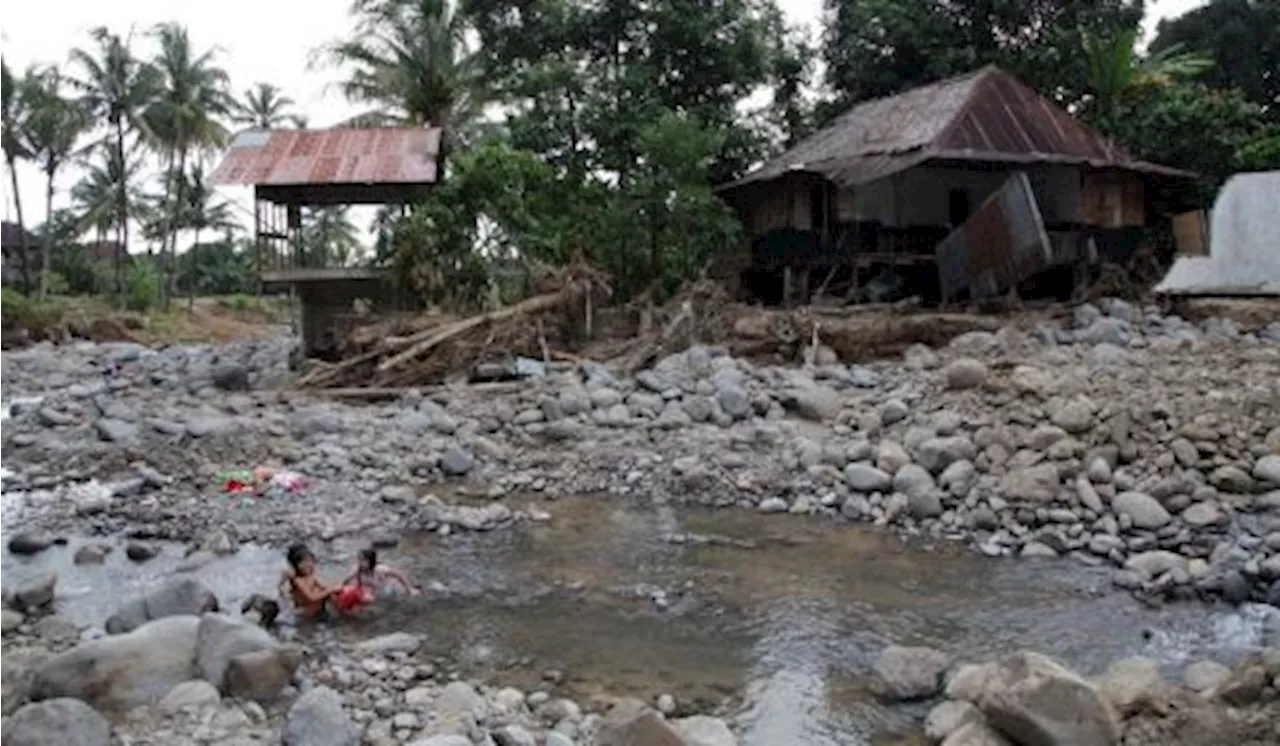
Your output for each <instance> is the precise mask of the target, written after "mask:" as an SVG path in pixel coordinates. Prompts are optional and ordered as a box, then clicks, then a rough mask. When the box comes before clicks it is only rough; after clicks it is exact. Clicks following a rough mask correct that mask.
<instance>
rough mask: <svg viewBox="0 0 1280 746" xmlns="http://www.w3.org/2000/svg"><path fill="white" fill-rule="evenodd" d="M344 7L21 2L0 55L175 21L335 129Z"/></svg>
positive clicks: (252, 1)
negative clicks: (317, 54)
mask: <svg viewBox="0 0 1280 746" xmlns="http://www.w3.org/2000/svg"><path fill="white" fill-rule="evenodd" d="M779 2H780V5H781V7H782V8H783V10H784V11H785V12H786V13H787V16H788V18H789V19H790V20H791V22H793V23H797V24H802V25H805V26H807V27H809V29H810V32H811V33H816V32H817V30H818V29H819V27H820V25H821V9H822V0H779ZM1204 2H1205V0H1147V18H1146V20H1145V24H1144V25H1145V27H1146V29H1147V34H1148V35H1150V34H1151V33H1152V32H1153V30H1154V28H1155V24H1156V23H1157V22H1158V21H1159V20H1160V19H1161V18H1165V17H1171V16H1178V15H1181V14H1182V13H1185V12H1186V11H1187V10H1189V9H1191V8H1194V7H1196V6H1198V5H1203V4H1204ZM349 5H350V0H220V1H218V2H189V3H175V2H172V1H171V0H111V1H110V2H103V0H34V1H31V0H28V2H23V1H22V0H18V1H17V2H9V3H6V5H5V13H4V16H3V18H2V19H0V38H2V44H0V47H2V53H3V56H4V58H5V60H6V61H7V62H8V63H9V66H10V68H11V69H13V70H14V71H15V72H20V71H21V70H23V69H24V68H25V67H26V66H27V65H28V64H32V63H59V64H63V63H65V62H66V60H67V54H68V53H69V52H70V50H71V49H72V48H73V47H76V46H86V45H88V43H89V30H90V29H92V28H94V27H95V26H107V27H108V28H110V29H112V30H114V31H117V32H119V33H127V32H128V30H129V29H130V27H132V28H133V29H134V34H135V36H136V37H138V40H139V42H141V43H142V44H140V46H139V48H140V49H141V48H149V47H150V42H149V40H148V39H146V38H145V37H146V34H147V30H148V29H150V28H151V27H152V26H154V25H155V24H157V23H160V22H164V21H176V22H177V23H180V24H184V25H185V26H187V28H188V31H189V33H190V35H191V41H192V44H193V46H194V47H195V48H196V49H206V48H208V47H213V46H216V47H218V48H219V57H218V59H219V62H220V64H221V65H222V67H223V69H225V70H226V71H227V73H228V74H229V75H230V77H231V82H232V87H233V88H234V90H235V91H236V92H237V94H239V93H242V92H243V91H244V90H245V89H246V88H248V87H249V86H250V85H252V84H253V83H256V82H258V81H266V82H270V83H273V84H275V85H277V86H279V87H280V88H282V89H283V90H284V91H285V92H286V94H287V95H288V96H289V97H290V98H292V99H294V101H296V102H297V106H296V108H297V109H299V110H300V112H301V113H302V114H304V115H305V116H306V117H307V118H308V120H309V123H310V126H312V127H324V126H328V125H331V124H334V123H336V122H339V121H341V120H343V119H345V118H347V117H349V116H351V115H352V114H355V113H358V111H359V109H357V108H355V107H353V106H351V105H349V104H347V103H346V102H345V101H344V100H343V99H342V96H341V94H340V93H339V92H338V91H337V90H334V89H333V87H332V82H333V81H334V80H335V79H337V77H338V72H337V71H335V70H332V69H324V68H319V69H313V68H311V67H310V66H309V65H308V58H309V56H310V53H311V52H312V51H313V50H314V49H316V48H317V47H319V46H321V45H323V44H325V43H326V42H329V41H332V40H334V39H336V38H338V37H340V36H342V35H343V34H344V33H346V32H347V31H348V30H349V29H350V27H351V20H350V17H349V16H348V15H347V9H348V7H349ZM4 177H5V178H4V179H3V180H2V181H3V189H2V191H3V216H4V219H5V220H13V219H15V213H14V208H13V195H12V194H11V192H12V190H11V189H10V185H9V175H8V174H7V173H6V174H5V175H4ZM78 178H79V173H78V172H77V170H76V169H74V168H66V169H63V171H62V173H60V174H59V176H58V179H57V181H56V182H55V185H54V186H55V191H56V192H57V194H56V195H55V198H54V209H57V208H58V207H59V206H63V205H65V204H66V190H68V189H70V187H71V185H72V184H74V183H75V182H76V180H77V179H78ZM18 184H19V189H20V190H21V194H22V200H23V205H22V206H23V213H24V215H23V217H24V218H25V219H26V223H27V225H29V226H31V225H38V224H39V223H41V222H42V221H43V220H44V214H45V208H44V187H45V183H44V176H43V174H41V173H40V172H39V171H38V170H37V169H36V168H35V167H34V166H32V165H30V164H23V165H20V166H19V168H18ZM225 196H226V197H227V198H228V199H231V200H233V201H234V202H235V203H237V204H238V205H240V206H241V207H242V210H243V211H244V214H246V216H247V215H249V214H251V202H250V196H249V191H248V189H226V190H225Z"/></svg>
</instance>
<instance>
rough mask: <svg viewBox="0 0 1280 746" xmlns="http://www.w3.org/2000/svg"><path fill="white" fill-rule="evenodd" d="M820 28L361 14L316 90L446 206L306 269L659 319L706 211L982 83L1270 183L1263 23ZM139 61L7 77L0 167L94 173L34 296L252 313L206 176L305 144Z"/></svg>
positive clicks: (1006, 11) (155, 33)
mask: <svg viewBox="0 0 1280 746" xmlns="http://www.w3.org/2000/svg"><path fill="white" fill-rule="evenodd" d="M825 2H826V13H825V15H824V19H823V20H824V23H825V28H823V29H821V30H820V31H821V33H819V34H816V35H812V34H808V33H805V30H803V29H797V28H792V27H789V26H788V25H787V24H786V22H785V21H784V18H783V16H782V13H781V11H780V10H779V8H778V5H777V3H776V0H646V2H624V1H623V0H460V2H459V3H453V2H449V0H354V2H353V5H352V7H351V14H352V17H353V24H352V30H351V31H350V33H349V34H348V35H347V36H346V37H344V38H340V39H336V40H335V41H334V42H333V43H332V44H330V45H327V46H326V47H324V48H323V49H319V50H315V52H316V53H315V55H314V62H315V63H317V64H320V65H323V66H326V67H328V68H329V69H331V70H332V73H333V75H334V76H335V79H336V80H337V81H338V82H339V83H340V86H341V89H342V90H343V92H344V93H345V95H346V96H347V98H348V99H349V100H350V101H351V102H352V103H353V104H356V105H358V106H359V107H360V113H359V115H358V116H356V117H354V118H353V120H352V122H353V123H356V124H361V123H367V124H368V123H379V124H382V123H395V124H402V125H424V124H427V123H430V124H432V125H435V126H438V127H441V128H442V129H443V130H444V132H445V147H444V152H443V154H442V158H443V159H444V161H445V169H446V173H447V178H446V179H445V180H444V183H443V184H442V185H441V186H440V187H439V188H438V189H436V190H435V192H434V193H433V194H432V196H431V197H430V198H429V199H428V200H427V201H426V202H425V203H423V204H418V205H413V206H410V207H409V208H408V209H403V210H402V209H398V208H387V209H384V210H382V211H381V212H380V213H379V215H378V218H377V220H376V221H375V226H374V230H375V232H376V236H377V239H376V245H375V246H374V247H373V251H372V252H371V253H370V254H368V255H366V254H365V252H363V251H362V247H361V245H360V240H359V236H358V234H359V231H358V230H357V229H356V228H355V227H354V226H353V225H352V224H351V221H350V218H349V217H348V214H347V212H346V211H345V210H342V209H340V208H325V209H316V210H310V211H308V213H307V215H306V216H305V220H306V222H305V229H304V231H303V243H304V249H305V250H306V251H308V252H315V253H316V254H319V256H320V257H321V258H323V259H324V260H325V261H327V262H329V263H355V262H362V261H380V262H385V263H387V264H388V265H390V266H394V267H396V268H397V270H398V272H397V275H398V276H399V277H400V278H401V279H402V280H403V281H404V282H405V283H406V284H407V285H409V286H410V287H411V288H412V289H414V290H415V291H417V292H419V293H420V294H422V295H423V296H424V297H425V298H426V299H429V300H431V301H435V302H441V303H449V304H459V305H469V306H476V305H483V304H487V303H492V302H495V301H500V300H504V299H509V297H510V296H511V295H513V294H518V293H520V292H523V287H522V285H521V283H520V282H519V274H520V272H519V268H520V267H527V266H528V265H530V264H531V263H534V262H537V263H546V264H553V265H555V264H564V263H567V262H570V261H573V260H576V259H585V260H588V261H591V262H593V263H595V264H597V265H599V266H601V267H603V268H605V269H607V270H608V271H609V272H610V273H611V274H612V275H613V276H614V279H615V287H616V289H617V290H618V291H619V292H620V293H621V294H623V295H624V296H626V297H633V296H636V295H641V294H651V295H653V296H661V295H663V294H666V293H669V292H670V291H671V290H672V289H673V288H674V287H676V286H677V285H678V284H679V283H680V282H682V281H683V280H685V279H687V278H689V277H692V276H696V275H697V274H698V273H699V272H700V271H702V270H703V269H704V267H705V266H706V262H707V260H708V258H709V257H710V256H711V255H712V254H713V253H714V252H715V251H716V250H717V249H719V248H721V247H724V246H726V245H730V244H731V243H732V242H734V241H736V240H737V238H738V236H739V233H740V230H741V229H740V227H739V226H738V225H737V223H736V221H735V219H734V217H733V216H732V215H731V214H730V212H729V211H728V210H727V208H726V207H725V205H724V204H723V203H722V202H720V200H719V199H718V198H717V197H716V196H715V194H714V191H713V186H714V185H716V184H719V183H723V182H726V181H729V180H732V179H734V178H736V177H738V176H741V175H742V174H744V173H745V172H746V171H747V170H749V169H750V168H751V167H752V166H753V165H754V164H756V163H758V162H760V161H761V160H762V159H763V158H765V157H767V156H768V155H770V154H772V153H775V152H777V151H778V150H779V149H780V148H783V147H785V146H786V145H787V144H788V143H791V142H794V141H795V140H796V139H798V138H800V137H803V136H804V135H805V134H806V133H807V132H809V131H811V130H812V129H813V128H814V127H817V126H820V125H821V124H822V123H823V122H824V121H826V120H828V119H829V118H830V117H832V116H833V115H835V114H837V113H839V112H840V111H841V110H842V109H843V108H845V107H847V106H849V105H851V104H853V103H856V102H858V101H861V100H865V99H868V98H873V97H877V96H883V95H888V94H892V93H896V92H899V91H902V90H905V89H907V88H910V87H912V86H915V85H918V84H921V83H924V82H928V81H931V80H936V79H938V78H942V77H946V76H949V75H954V74H958V73H962V72H965V71H968V70H971V69H973V68H975V67H978V66H980V65H983V64H986V63H990V62H994V63H997V64H1000V65H1002V66H1004V67H1006V68H1007V69H1009V70H1011V71H1013V72H1014V73H1016V74H1018V75H1019V76H1021V77H1022V78H1023V79H1025V80H1026V81H1027V82H1029V83H1030V84H1032V85H1034V86H1035V87H1036V88H1038V89H1039V90H1041V91H1043V92H1045V93H1046V94H1047V95H1049V96H1051V97H1053V98H1055V99H1056V100H1058V101H1059V102H1060V103H1062V104H1063V105H1064V106H1067V107H1068V108H1069V109H1071V110H1073V111H1075V112H1077V113H1078V114H1079V115H1081V116H1082V117H1084V118H1085V119H1086V120H1087V121H1089V122H1090V123H1092V124H1094V125H1095V126H1097V127H1099V128H1101V129H1103V130H1104V131H1106V132H1108V133H1110V134H1112V135H1114V136H1116V137H1117V138H1119V139H1121V140H1122V141H1124V142H1126V143H1128V144H1129V146H1130V147H1131V149H1132V150H1134V151H1136V153H1137V155H1139V156H1141V157H1145V158H1148V159H1151V160H1155V161H1160V162H1165V163H1169V164H1171V165H1177V166H1182V167H1186V168H1190V169H1193V170H1196V171H1198V172H1200V173H1202V174H1203V175H1204V176H1205V182H1206V185H1207V186H1209V187H1211V186H1212V185H1214V184H1215V183H1217V182H1219V181H1220V180H1221V179H1222V178H1224V177H1225V176H1226V175H1227V174H1230V173H1232V172H1234V171H1237V170H1244V169H1262V168H1276V167H1280V99H1278V96H1280V87H1278V86H1280V83H1278V81H1280V73H1277V70H1280V0H1212V2H1210V3H1209V4H1208V5H1207V6H1205V7H1202V8H1200V9H1197V10H1193V11H1191V12H1190V13H1188V14H1186V15H1185V16H1183V17H1180V18H1177V19H1172V20H1167V21H1165V22H1163V23H1162V24H1161V25H1160V27H1159V32H1158V34H1157V36H1156V38H1155V39H1154V40H1153V41H1152V43H1151V44H1150V46H1149V48H1148V50H1147V51H1145V52H1143V51H1140V49H1139V44H1138V24H1139V23H1140V21H1141V18H1142V15H1143V6H1142V3H1141V1H1140V0H1092V1H1086V0H1041V1H1038V2H1034V3H1024V2H990V1H984V2H977V1H976V0H963V1H961V2H946V3H943V2H938V0H825ZM811 38H816V39H817V42H816V44H815V43H813V42H811V41H810V39H811ZM140 41H141V40H138V39H131V38H128V37H122V36H120V35H119V34H117V33H115V32H112V31H109V30H107V29H97V30H95V31H94V32H93V33H92V34H91V36H90V38H89V40H88V43H87V44H86V46H85V47H84V48H81V49H77V50H74V51H73V53H72V54H71V57H70V62H69V64H68V65H67V66H66V67H65V69H59V68H57V67H55V66H38V67H33V68H30V69H28V70H25V71H23V72H22V73H21V74H15V73H14V72H13V71H11V70H10V69H9V68H8V66H7V65H6V66H5V69H4V78H5V79H4V84H3V91H4V153H5V158H6V162H7V164H9V165H10V166H11V167H12V165H13V164H14V163H15V162H16V161H19V160H30V161H31V162H33V163H36V164H38V165H39V166H40V168H41V169H42V170H43V171H44V172H45V174H46V175H47V176H49V183H50V184H52V181H53V177H54V176H55V175H56V174H57V173H58V172H59V170H60V169H62V168H65V167H66V165H67V164H68V163H70V162H73V161H75V162H79V163H80V164H81V165H82V166H83V167H84V171H85V176H84V178H83V179H82V180H81V181H80V183H79V184H77V185H76V186H75V187H74V188H73V190H72V192H71V197H72V204H73V207H72V208H70V210H69V211H68V212H67V214H59V213H55V214H53V215H52V216H51V217H50V219H49V220H48V221H46V223H45V225H44V226H43V227H42V228H41V229H40V230H39V231H38V233H39V238H40V241H41V242H42V243H43V245H44V247H45V248H46V250H45V251H42V252H40V253H39V256H40V258H41V261H42V262H45V263H47V264H46V266H47V267H48V268H50V269H52V270H55V271H53V272H42V273H38V275H39V277H40V278H41V281H40V292H41V293H44V292H48V291H49V290H51V289H53V290H65V289H70V290H74V291H81V292H90V291H113V292H115V293H117V294H118V295H119V296H120V297H122V298H124V297H131V296H141V295H143V294H145V288H146V287H151V286H154V287H155V289H156V292H157V294H158V295H159V296H161V297H163V298H165V299H167V298H169V297H170V296H172V295H173V294H175V293H177V292H180V291H187V292H191V293H204V292H238V291H243V290H246V289H249V288H250V287H251V286H252V282H251V277H252V271H253V267H252V254H251V252H248V251H247V250H246V247H245V235H244V226H243V223H244V222H245V221H244V219H243V218H244V216H240V215H237V214H235V212H234V210H233V208H232V206H231V205H229V204H228V203H227V202H225V201H223V200H221V199H219V198H218V197H217V195H216V194H214V193H213V191H212V190H211V189H210V188H209V187H208V184H207V181H206V179H207V169H208V164H209V162H210V158H212V157H214V156H215V155H216V154H217V153H218V151H219V149H220V148H221V147H222V146H223V145H224V144H225V142H226V140H227V137H228V132H229V131H230V130H232V129H234V128H237V127H250V126H252V127H286V126H304V123H305V119H304V118H302V117H301V116H300V114H299V112H297V111H296V110H295V109H294V105H293V102H292V101H291V100H290V99H289V98H288V97H287V96H286V95H285V93H284V92H283V91H281V90H279V89H278V88H276V87H275V86H273V85H271V84H270V83H256V84H254V85H253V86H251V87H250V88H249V89H248V90H246V91H245V92H244V93H243V94H242V95H240V96H233V95H232V93H231V91H232V86H231V84H230V81H228V79H227V76H226V74H225V73H224V72H223V71H222V69H221V68H220V66H219V62H220V61H219V59H218V55H217V53H216V52H215V51H214V50H205V51H201V50H196V49H192V47H191V44H190V42H189V39H188V37H187V33H186V30H185V29H183V28H182V27H181V26H177V25H174V24H165V25H161V26H159V27H157V28H156V29H153V30H152V31H151V33H150V41H151V42H152V44H151V46H152V47H154V49H155V52H154V54H151V55H149V56H147V55H142V54H140V53H139V52H138V49H139V48H140ZM818 60H821V61H822V62H824V63H825V66H824V67H825V69H824V71H823V74H822V75H821V76H819V75H818V72H819V70H818V69H817V65H816V62H817V61H818ZM157 167H158V168H157ZM155 171H158V176H156V175H155V173H154V172H155ZM13 185H14V189H15V191H16V187H17V182H16V179H15V180H14V181H13ZM15 196H17V197H27V198H30V196H29V195H15ZM41 196H43V197H44V198H45V200H46V204H47V205H48V204H51V195H50V194H45V195H41ZM18 218H19V220H20V221H21V220H22V212H21V208H19V210H18ZM130 226H138V227H140V230H141V234H142V235H141V236H140V238H141V239H142V241H143V242H144V243H145V245H146V247H147V248H146V254H145V257H146V258H145V259H144V258H143V257H142V254H141V252H135V254H134V257H135V258H134V259H133V260H132V263H133V264H134V265H135V266H134V267H133V268H132V269H130V268H127V267H126V266H125V265H126V262H125V261H124V259H123V258H122V257H117V258H116V266H114V267H111V268H110V269H108V270H104V269H103V268H102V267H101V266H100V263H99V262H97V261H95V260H94V259H92V258H91V257H87V256H86V255H85V252H83V251H77V250H75V249H74V248H73V247H74V245H75V244H76V243H77V242H78V241H81V240H83V239H86V238H93V239H98V240H103V239H107V238H111V239H113V240H116V241H119V242H120V244H121V245H124V246H128V245H129V243H130V235H129V227H130ZM210 236H213V237H216V240H215V241H214V242H213V243H203V242H202V240H201V239H202V238H209V237H210ZM180 244H182V245H180ZM24 253H25V252H24ZM33 253H34V252H33ZM140 262H146V263H147V267H146V268H145V269H139V268H138V266H136V265H138V264H139V263H140ZM513 267H514V268H516V270H515V275H516V277H515V278H514V280H513V276H512V268H513ZM27 269H28V270H29V271H28V272H27V277H28V291H29V292H30V291H32V290H33V289H32V288H30V286H29V283H30V280H29V278H30V277H32V276H34V275H35V274H37V273H36V272H35V269H36V268H35V267H28V268H27ZM157 277H162V278H163V280H160V279H157ZM51 285H52V286H54V287H52V288H51ZM59 286H63V287H59ZM137 288H141V289H137ZM135 302H137V301H135Z"/></svg>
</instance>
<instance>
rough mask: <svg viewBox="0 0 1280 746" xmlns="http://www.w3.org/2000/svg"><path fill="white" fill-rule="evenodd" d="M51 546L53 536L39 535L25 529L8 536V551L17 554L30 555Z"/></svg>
mask: <svg viewBox="0 0 1280 746" xmlns="http://www.w3.org/2000/svg"><path fill="white" fill-rule="evenodd" d="M51 546H53V537H50V536H40V535H37V534H31V533H27V532H25V531H23V532H20V533H17V534H14V535H13V536H12V537H10V538H9V552H10V553H11V554H18V555H24V556H25V555H32V554H38V553H40V552H43V551H44V550H46V549H48V548H49V547H51Z"/></svg>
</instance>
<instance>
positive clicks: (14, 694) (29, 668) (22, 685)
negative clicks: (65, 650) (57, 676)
mask: <svg viewBox="0 0 1280 746" xmlns="http://www.w3.org/2000/svg"><path fill="white" fill-rule="evenodd" d="M48 659H49V651H48V650H45V649H44V648H41V647H29V648H15V649H11V650H6V651H4V655H3V656H0V678H2V679H3V687H0V689H3V697H2V698H0V703H2V709H3V714H4V715H6V716H8V715H12V714H13V712H14V710H17V709H18V708H19V707H21V706H22V705H24V704H26V703H27V699H28V698H29V697H30V696H31V684H32V683H33V681H34V680H35V675H36V671H38V670H39V668H40V665H41V664H43V663H44V662H45V661H46V660H48Z"/></svg>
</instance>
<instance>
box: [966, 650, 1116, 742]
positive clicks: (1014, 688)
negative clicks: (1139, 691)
mask: <svg viewBox="0 0 1280 746" xmlns="http://www.w3.org/2000/svg"><path fill="white" fill-rule="evenodd" d="M977 704H978V708H979V709H980V710H982V713H983V715H985V716H986V718H987V722H988V723H989V724H990V725H991V726H992V727H993V728H994V729H995V730H997V731H999V732H1000V733H1001V734H1003V735H1005V736H1006V737H1008V738H1009V739H1010V740H1011V741H1013V742H1014V743H1021V744H1036V745H1037V746H1077V745H1078V746H1083V744H1090V746H1115V744H1118V743H1119V742H1120V723H1119V720H1118V718H1117V717H1116V713H1115V711H1114V710H1113V709H1112V708H1111V706H1110V703H1108V702H1107V700H1106V698H1105V697H1103V696H1102V694H1101V693H1100V692H1099V691H1098V689H1097V688H1096V687H1095V686H1093V685H1092V684H1090V683H1089V682H1088V681H1085V680H1084V679H1083V678H1081V677H1080V676H1079V675H1077V674H1076V673H1074V672H1073V671H1071V670H1069V669H1067V668H1065V667H1063V666H1062V665H1060V664H1058V663H1056V662H1055V661H1053V660H1051V659H1049V658H1047V657H1045V656H1043V655H1039V654H1036V653H1028V652H1021V653H1017V654H1015V655H1012V656H1010V657H1008V658H1006V659H1004V660H1002V661H1001V662H1000V663H999V664H998V665H995V666H993V667H991V668H990V669H988V672H987V673H986V675H985V677H984V679H983V680H982V683H981V693H980V695H979V696H978V702H977Z"/></svg>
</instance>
